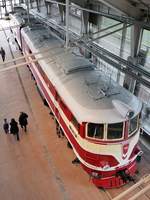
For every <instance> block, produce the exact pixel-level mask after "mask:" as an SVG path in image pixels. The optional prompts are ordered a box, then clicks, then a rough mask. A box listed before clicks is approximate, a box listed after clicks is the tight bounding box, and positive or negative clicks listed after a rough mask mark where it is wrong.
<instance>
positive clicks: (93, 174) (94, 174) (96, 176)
mask: <svg viewBox="0 0 150 200" xmlns="http://www.w3.org/2000/svg"><path fill="white" fill-rule="evenodd" d="M91 176H92V177H94V178H99V174H98V172H92V173H91Z"/></svg>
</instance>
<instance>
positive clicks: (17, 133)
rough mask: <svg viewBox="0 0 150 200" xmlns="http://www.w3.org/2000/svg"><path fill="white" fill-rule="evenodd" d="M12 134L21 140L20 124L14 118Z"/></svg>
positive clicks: (11, 123) (11, 126)
mask: <svg viewBox="0 0 150 200" xmlns="http://www.w3.org/2000/svg"><path fill="white" fill-rule="evenodd" d="M10 133H11V134H13V135H16V137H17V140H18V141H19V140H20V138H19V128H18V123H17V122H16V120H15V119H14V118H12V119H11V122H10Z"/></svg>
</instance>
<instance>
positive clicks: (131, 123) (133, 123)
mask: <svg viewBox="0 0 150 200" xmlns="http://www.w3.org/2000/svg"><path fill="white" fill-rule="evenodd" d="M137 125H138V116H136V117H134V118H133V119H131V120H130V121H129V135H131V134H132V133H133V132H134V131H135V130H136V129H137Z"/></svg>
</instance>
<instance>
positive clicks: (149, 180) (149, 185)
mask: <svg viewBox="0 0 150 200" xmlns="http://www.w3.org/2000/svg"><path fill="white" fill-rule="evenodd" d="M142 184H143V186H144V187H143V188H141V187H140V191H139V192H134V194H133V193H132V192H133V191H134V190H135V189H137V188H138V187H139V186H141V185H142ZM149 189H150V174H149V175H147V176H145V177H143V178H142V179H141V180H140V181H139V182H137V183H136V184H134V185H133V186H132V187H130V188H129V189H128V190H125V191H124V192H122V193H121V194H120V195H118V196H117V197H115V198H113V199H112V200H123V198H126V196H127V195H129V194H130V195H132V197H129V198H128V200H136V199H137V198H138V197H140V196H141V195H143V194H145V193H146V192H147V191H148V190H149Z"/></svg>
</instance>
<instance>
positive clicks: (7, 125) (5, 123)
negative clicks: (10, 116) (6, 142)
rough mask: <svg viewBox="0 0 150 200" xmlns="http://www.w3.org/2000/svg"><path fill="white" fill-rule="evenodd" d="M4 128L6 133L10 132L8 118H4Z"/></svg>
mask: <svg viewBox="0 0 150 200" xmlns="http://www.w3.org/2000/svg"><path fill="white" fill-rule="evenodd" d="M3 129H4V131H5V133H6V134H7V133H9V124H8V122H7V119H6V118H5V119H4V124H3Z"/></svg>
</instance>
